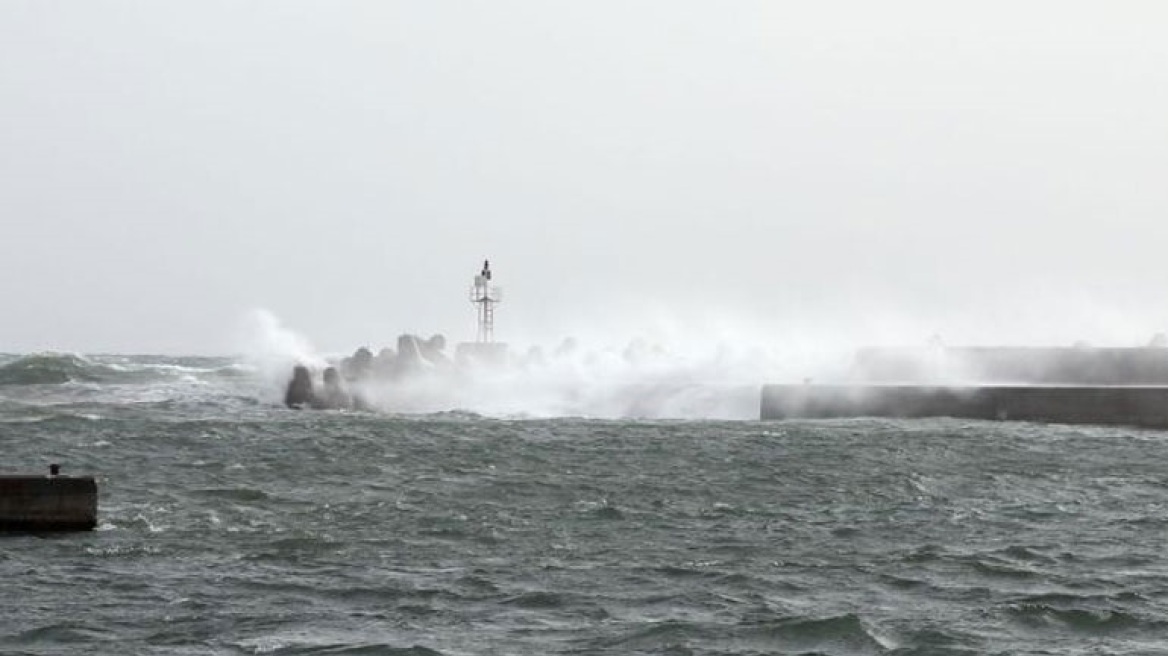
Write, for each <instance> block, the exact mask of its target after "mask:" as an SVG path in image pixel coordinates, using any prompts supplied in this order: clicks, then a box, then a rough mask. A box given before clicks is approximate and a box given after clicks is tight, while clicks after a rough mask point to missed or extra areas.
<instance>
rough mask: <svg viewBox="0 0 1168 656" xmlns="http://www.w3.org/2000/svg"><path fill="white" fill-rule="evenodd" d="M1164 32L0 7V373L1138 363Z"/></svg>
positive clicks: (1012, 13)
mask: <svg viewBox="0 0 1168 656" xmlns="http://www.w3.org/2000/svg"><path fill="white" fill-rule="evenodd" d="M1166 34H1168V5H1165V4H1163V3H1159V2H1152V1H1150V0H1149V1H1148V2H1112V3H1104V2H1089V3H1088V2H1065V1H1059V2H1053V1H1052V2H977V3H960V6H957V5H956V3H936V2H920V3H893V2H882V3H871V2H814V3H812V2H735V3H716V2H682V1H676V0H671V1H668V2H666V1H664V0H662V1H660V2H652V3H650V2H624V1H622V2H586V3H585V2H576V3H561V2H537V1H529V2H505V1H492V2H469V1H468V2H381V1H370V2H299V1H291V0H279V1H271V2H234V1H232V2H210V1H206V0H199V1H198V2H194V1H192V2H94V1H89V0H85V1H81V0H79V1H75V2H52V1H47V0H29V1H23V2H22V1H14V0H0V228H2V230H0V263H2V264H0V267H2V268H0V308H2V314H0V351H7V352H21V351H32V350H41V349H58V350H75V351H115V352H179V353H227V352H233V351H234V350H235V349H237V348H238V346H237V333H238V330H239V325H240V323H241V322H243V321H244V317H246V316H248V313H249V312H250V311H251V310H253V309H254V308H266V309H267V310H270V311H271V312H272V313H273V314H274V315H275V316H276V317H278V318H279V319H280V320H281V321H282V322H283V323H284V324H285V325H287V326H289V327H292V328H294V329H295V330H296V331H298V332H300V333H303V334H304V335H307V336H308V337H309V338H311V340H312V341H313V342H314V343H315V344H316V346H317V347H319V348H321V349H326V350H328V349H333V350H338V351H347V350H351V349H352V348H353V347H355V346H357V345H360V344H369V345H370V346H373V347H377V346H381V345H383V344H388V343H391V342H392V338H393V336H394V335H396V334H397V333H399V332H403V331H415V332H420V333H424V334H429V333H432V332H438V331H442V332H445V333H447V335H448V336H449V337H450V339H451V341H458V340H460V339H465V338H469V337H471V336H472V335H473V315H472V312H471V308H470V305H469V304H468V303H467V302H466V288H467V286H468V285H469V283H470V280H471V277H472V276H473V274H474V273H475V272H476V271H477V270H478V268H479V266H480V264H481V260H482V259H483V258H484V257H488V256H489V257H490V258H491V259H492V262H493V263H494V268H495V270H496V282H498V283H500V284H502V285H504V286H505V287H506V293H507V295H508V300H507V302H506V304H505V305H504V306H503V307H501V308H500V310H499V315H498V328H497V332H498V335H499V336H500V337H501V338H503V339H506V340H510V341H514V342H524V341H540V340H543V341H546V342H548V343H554V341H555V340H558V339H559V338H560V337H561V336H563V335H568V334H575V335H582V336H584V337H589V336H592V335H597V336H604V337H613V336H615V337H618V338H621V337H628V338H631V337H633V336H638V335H640V336H644V337H646V338H647V339H651V340H657V339H661V340H668V339H675V338H679V337H691V338H692V337H695V336H699V337H700V336H717V337H727V338H732V339H742V340H756V341H759V340H761V341H763V342H767V341H770V340H773V341H774V342H779V343H783V344H786V345H797V344H800V343H804V342H806V343H813V342H817V341H836V342H838V343H840V344H858V343H864V342H879V343H924V342H925V341H926V340H927V339H928V338H929V337H930V336H931V335H933V334H940V335H941V336H942V337H943V338H944V339H945V341H946V342H948V343H993V342H1000V341H1012V342H1024V343H1051V344H1064V343H1070V342H1071V341H1073V340H1076V339H1086V340H1091V341H1095V342H1097V343H1115V344H1126V343H1140V344H1142V343H1145V342H1146V341H1147V340H1148V339H1149V338H1150V336H1151V334H1152V333H1153V332H1157V331H1162V330H1168V257H1166V251H1168V239H1166V237H1168V223H1166V222H1168V120H1166V119H1165V117H1168V38H1166V36H1165V35H1166Z"/></svg>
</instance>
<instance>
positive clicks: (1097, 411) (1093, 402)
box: [760, 384, 1168, 428]
mask: <svg viewBox="0 0 1168 656" xmlns="http://www.w3.org/2000/svg"><path fill="white" fill-rule="evenodd" d="M761 396H762V398H761V404H760V416H761V418H762V419H794V418H832V417H905V418H911V417H959V418H968V419H991V420H1017V421H1040V422H1051V423H1065V424H1121V425H1131V426H1145V427H1151V428H1168V385H1151V386H1134V385H1114V386H1087V385H1057V386H1044V385H959V386H929V385H871V384H843V385H818V384H797V385H764V386H763V388H762V395H761Z"/></svg>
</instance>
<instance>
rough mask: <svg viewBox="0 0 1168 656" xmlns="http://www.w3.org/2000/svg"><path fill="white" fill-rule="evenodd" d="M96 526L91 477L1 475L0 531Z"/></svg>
mask: <svg viewBox="0 0 1168 656" xmlns="http://www.w3.org/2000/svg"><path fill="white" fill-rule="evenodd" d="M96 526H97V483H96V482H95V481H94V480H93V477H92V476H0V530H4V531H88V530H92V529H93V528H94V527H96Z"/></svg>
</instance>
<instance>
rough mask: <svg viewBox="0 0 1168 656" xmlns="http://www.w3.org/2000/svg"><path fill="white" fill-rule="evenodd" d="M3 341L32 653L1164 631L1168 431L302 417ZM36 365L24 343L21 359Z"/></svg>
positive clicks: (7, 429)
mask: <svg viewBox="0 0 1168 656" xmlns="http://www.w3.org/2000/svg"><path fill="white" fill-rule="evenodd" d="M49 360H50V362H49V363H48V365H45V363H29V362H28V361H27V359H23V360H14V359H12V358H9V359H8V361H7V363H6V364H5V362H4V361H0V453H3V456H4V457H3V463H4V464H3V469H4V471H5V472H17V471H24V472H27V471H41V470H42V469H43V468H44V467H46V466H47V463H49V462H60V463H62V464H63V466H64V469H65V472H66V473H70V472H71V473H78V474H80V473H92V474H95V475H96V476H97V478H98V483H99V487H100V491H101V498H100V517H99V521H100V525H99V528H98V530H96V531H94V532H89V533H74V534H61V535H5V536H0V586H2V592H0V652H2V653H5V654H94V653H119V654H207V653H216V654H417V655H422V654H444V655H454V654H579V655H583V654H671V655H683V654H710V655H714V654H839V655H845V654H856V655H868V654H896V655H909V654H920V655H925V654H929V655H934V654H936V655H945V654H953V655H956V654H1162V653H1166V652H1168V552H1166V551H1165V541H1166V538H1168V504H1166V500H1168V467H1166V464H1168V458H1166V456H1165V453H1166V451H1168V433H1163V432H1154V431H1146V430H1138V429H1129V428H1120V427H1067V426H1044V425H1035V424H1024V423H1013V422H994V423H989V422H969V421H958V420H918V421H884V420H871V419H859V420H848V421H823V422H758V421H703V420H689V421H669V420H621V419H609V420H601V419H579V418H558V419H555V418H553V419H501V418H488V417H480V416H477V415H474V414H469V413H457V412H456V413H445V414H433V415H424V416H393V415H387V414H373V413H346V412H295V411H289V410H285V409H283V408H281V407H278V406H276V405H274V404H272V403H270V402H268V401H266V400H263V399H264V397H263V395H260V394H256V393H255V390H254V381H252V380H250V379H249V378H248V376H247V375H246V373H241V372H240V371H239V370H238V369H237V368H235V367H234V366H233V365H232V364H231V363H230V362H225V361H217V360H207V359H176V360H164V359H159V358H154V359H141V358H139V359H124V360H121V361H119V360H117V359H114V358H106V359H101V360H85V359H77V361H73V360H70V359H69V358H59V357H58V358H50V359H49ZM14 362H15V364H17V365H19V366H17V367H13V366H11V365H12V364H13V363H14Z"/></svg>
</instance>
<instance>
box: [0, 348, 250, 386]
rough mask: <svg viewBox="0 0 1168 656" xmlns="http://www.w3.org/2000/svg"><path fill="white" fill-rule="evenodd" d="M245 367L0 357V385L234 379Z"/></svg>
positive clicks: (163, 360) (203, 361)
mask: <svg viewBox="0 0 1168 656" xmlns="http://www.w3.org/2000/svg"><path fill="white" fill-rule="evenodd" d="M247 373H248V371H247V368H246V367H245V366H243V365H240V364H238V363H234V362H231V361H229V360H227V359H224V358H210V357H181V358H176V357H166V356H124V355H93V356H89V355H80V354H76V353H32V354H28V355H0V385H11V386H19V385H65V384H68V383H100V384H135V383H140V384H142V383H145V384H148V383H153V382H164V381H174V380H182V379H215V378H234V377H239V376H243V375H247Z"/></svg>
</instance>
